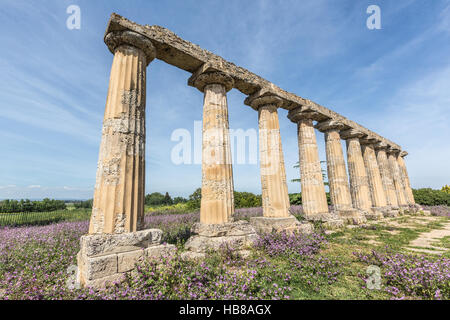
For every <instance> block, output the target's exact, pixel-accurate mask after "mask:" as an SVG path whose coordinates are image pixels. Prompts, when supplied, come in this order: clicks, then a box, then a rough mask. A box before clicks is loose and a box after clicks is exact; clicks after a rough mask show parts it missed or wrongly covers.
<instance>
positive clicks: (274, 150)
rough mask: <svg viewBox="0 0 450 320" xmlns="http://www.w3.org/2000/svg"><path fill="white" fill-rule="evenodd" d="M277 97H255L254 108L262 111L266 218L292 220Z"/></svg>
mask: <svg viewBox="0 0 450 320" xmlns="http://www.w3.org/2000/svg"><path fill="white" fill-rule="evenodd" d="M280 103H281V99H280V98H278V97H276V96H262V97H253V99H252V101H251V106H252V108H254V109H256V110H258V126H259V154H260V157H259V159H260V167H261V186H262V206H263V215H264V216H265V217H288V216H289V207H290V204H289V194H288V189H287V183H286V171H285V167H284V157H283V150H282V146H281V136H280V124H279V121H278V112H277V107H278V105H279V104H280Z"/></svg>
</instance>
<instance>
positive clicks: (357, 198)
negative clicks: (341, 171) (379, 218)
mask: <svg viewBox="0 0 450 320" xmlns="http://www.w3.org/2000/svg"><path fill="white" fill-rule="evenodd" d="M363 136H365V134H364V133H362V132H360V131H358V130H355V129H349V130H345V131H342V132H341V137H342V138H343V139H345V140H346V145H347V164H348V173H349V176H350V193H351V195H352V200H353V206H354V207H355V208H356V209H359V210H361V211H363V212H364V214H365V215H367V216H368V217H371V218H372V217H373V213H372V199H371V198H370V188H369V179H368V177H367V172H366V167H365V165H364V159H363V156H362V152H361V145H360V143H359V139H360V138H362V137H363Z"/></svg>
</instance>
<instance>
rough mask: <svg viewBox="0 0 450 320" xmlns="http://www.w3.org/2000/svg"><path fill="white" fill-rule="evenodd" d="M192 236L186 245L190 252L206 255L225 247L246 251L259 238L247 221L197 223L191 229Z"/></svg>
mask: <svg viewBox="0 0 450 320" xmlns="http://www.w3.org/2000/svg"><path fill="white" fill-rule="evenodd" d="M191 232H192V234H193V236H191V237H190V238H189V239H188V241H187V242H186V244H185V246H184V247H185V248H186V249H187V250H188V251H193V252H197V253H206V252H208V251H209V250H219V249H220V248H221V247H223V246H226V245H228V246H231V247H233V248H234V249H235V250H245V249H246V248H248V247H249V246H251V245H253V243H254V242H255V241H256V239H257V238H258V236H257V234H256V231H255V229H254V228H253V227H252V225H251V224H250V223H248V222H247V221H236V222H228V223H223V224H202V223H197V224H194V226H193V227H192V229H191Z"/></svg>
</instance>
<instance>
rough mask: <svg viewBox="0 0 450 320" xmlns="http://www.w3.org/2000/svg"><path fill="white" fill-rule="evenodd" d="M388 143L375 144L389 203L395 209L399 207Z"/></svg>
mask: <svg viewBox="0 0 450 320" xmlns="http://www.w3.org/2000/svg"><path fill="white" fill-rule="evenodd" d="M386 148H387V147H386V145H384V144H377V145H375V149H376V154H377V162H378V167H379V169H380V175H381V182H382V183H383V189H384V194H385V195H386V202H387V205H388V206H390V207H391V208H392V209H393V210H397V209H398V201H397V193H396V191H395V186H394V180H393V179H392V173H391V170H390V166H389V162H388V159H387V154H386Z"/></svg>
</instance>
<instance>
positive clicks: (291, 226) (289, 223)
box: [250, 216, 314, 234]
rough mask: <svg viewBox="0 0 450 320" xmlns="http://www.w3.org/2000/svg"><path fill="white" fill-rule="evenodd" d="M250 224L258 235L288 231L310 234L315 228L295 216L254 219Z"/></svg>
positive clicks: (251, 219)
mask: <svg viewBox="0 0 450 320" xmlns="http://www.w3.org/2000/svg"><path fill="white" fill-rule="evenodd" d="M250 223H251V224H252V226H253V227H254V228H255V230H256V232H258V233H271V232H273V231H275V232H282V231H286V232H289V233H292V232H300V233H305V234H310V233H312V232H313V231H314V227H313V225H312V224H311V223H309V222H303V221H298V220H297V218H295V217H294V216H289V217H283V218H271V217H252V218H250Z"/></svg>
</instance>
